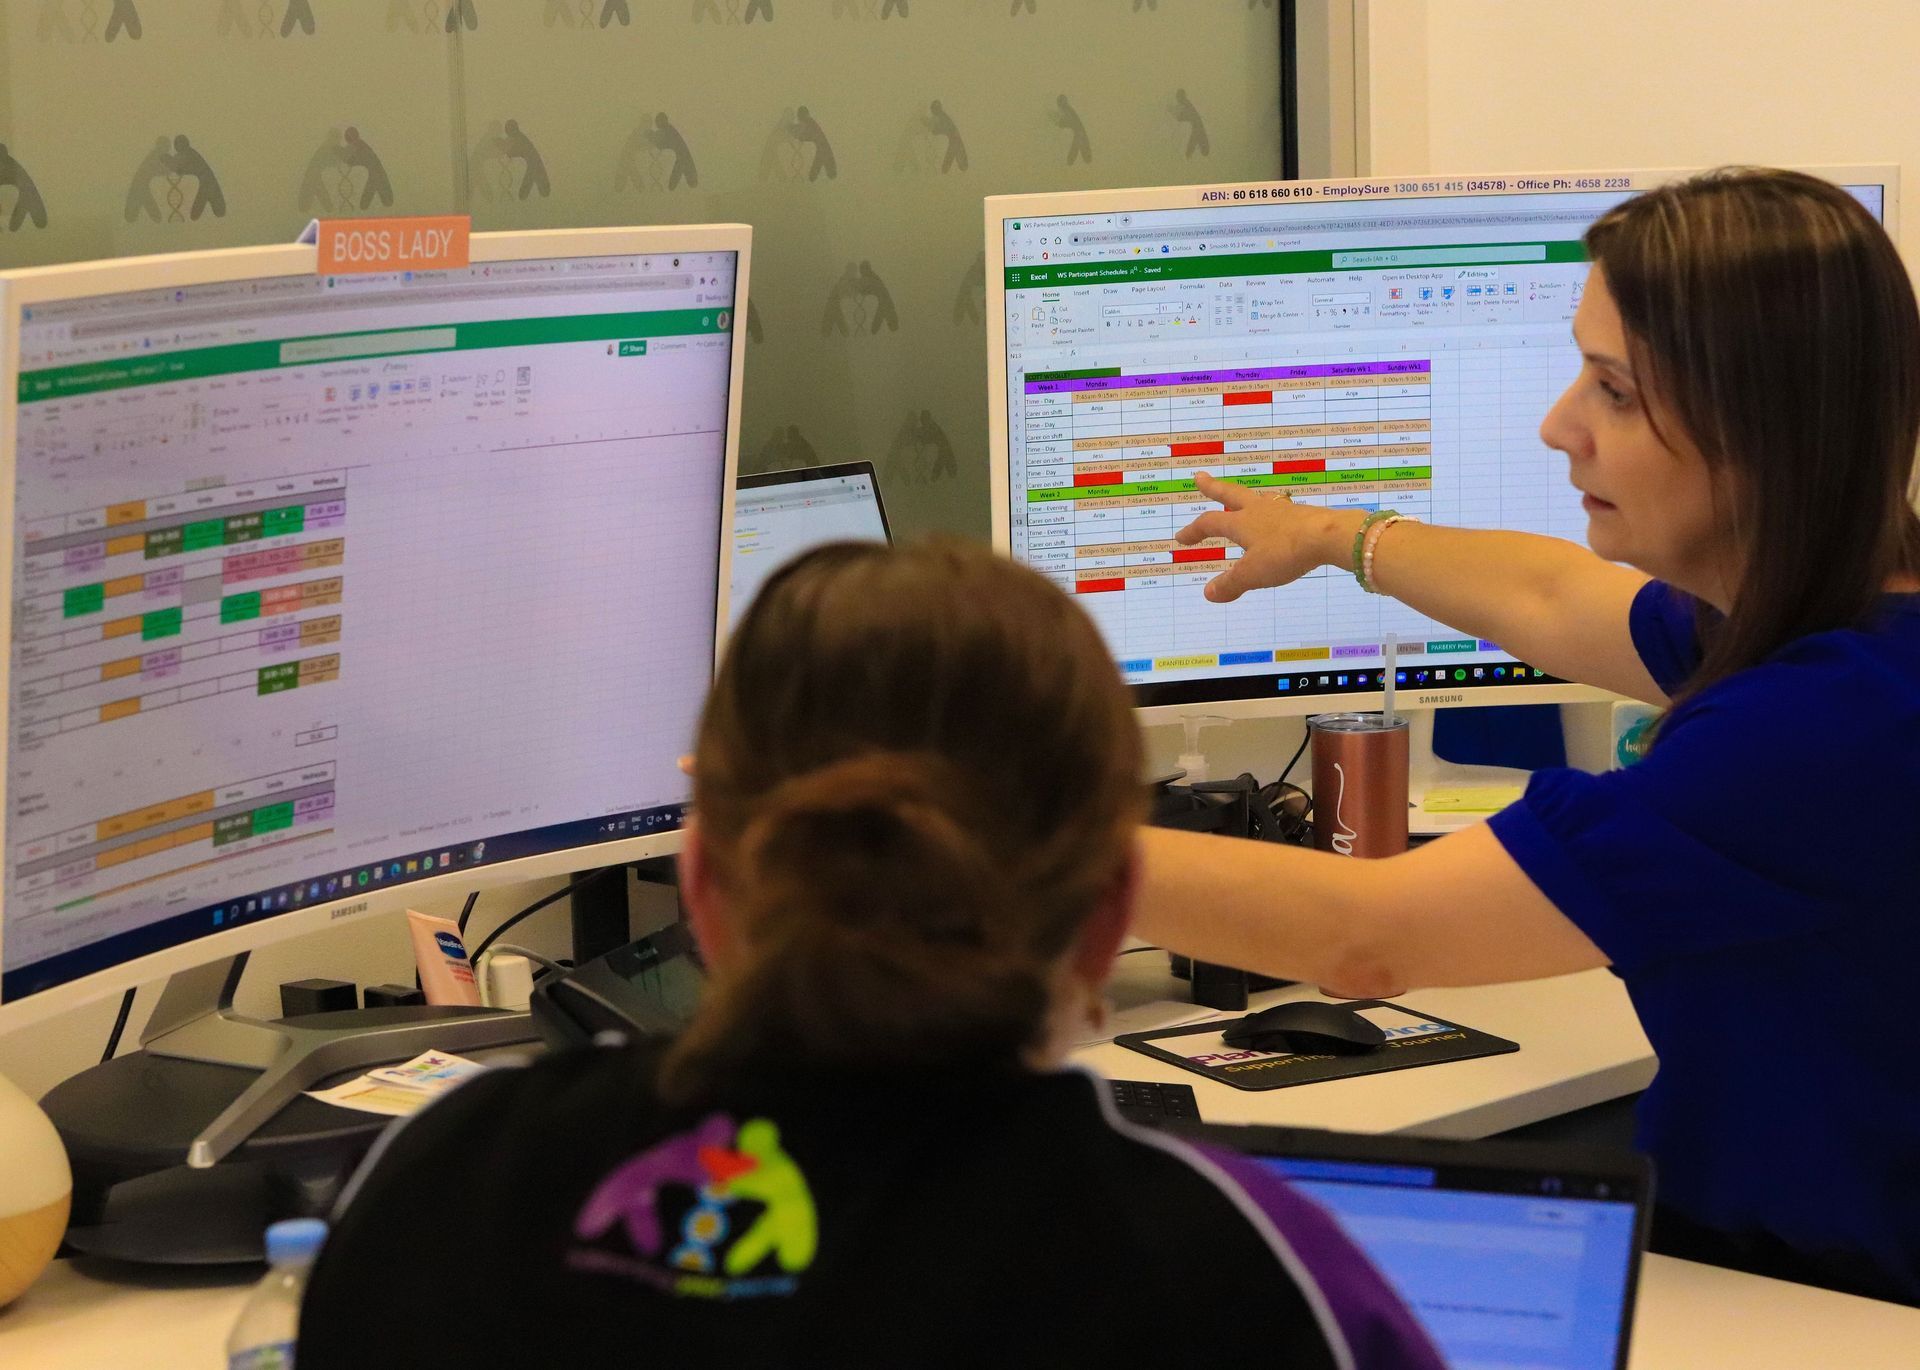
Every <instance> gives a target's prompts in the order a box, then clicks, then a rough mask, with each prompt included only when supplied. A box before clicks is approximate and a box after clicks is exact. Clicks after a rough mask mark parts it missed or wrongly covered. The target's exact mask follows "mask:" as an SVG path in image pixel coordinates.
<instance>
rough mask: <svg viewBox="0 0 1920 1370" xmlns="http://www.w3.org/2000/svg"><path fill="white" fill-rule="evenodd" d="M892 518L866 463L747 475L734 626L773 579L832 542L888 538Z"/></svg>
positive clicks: (740, 503)
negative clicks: (806, 554)
mask: <svg viewBox="0 0 1920 1370" xmlns="http://www.w3.org/2000/svg"><path fill="white" fill-rule="evenodd" d="M888 540H889V538H888V536H887V518H886V512H885V510H884V509H883V508H882V507H881V504H880V489H879V486H878V485H877V484H875V482H874V475H873V468H872V466H870V465H869V464H867V463H866V462H854V463H849V464H848V465H845V466H820V467H813V468H810V469H808V470H804V471H774V472H769V473H767V474H765V475H757V476H742V477H741V478H740V485H739V489H738V492H737V493H736V495H735V497H734V506H733V579H732V589H731V591H730V599H729V601H728V603H729V604H730V605H731V617H732V623H731V624H730V625H729V626H730V627H732V626H738V624H739V622H740V618H741V616H742V615H743V614H745V613H746V611H747V605H749V604H750V603H752V602H753V597H754V596H755V595H756V594H758V593H759V592H760V587H761V585H762V584H764V583H765V582H766V579H767V577H768V576H771V575H772V574H773V573H774V572H775V571H777V570H779V569H780V568H781V567H782V566H784V565H786V564H787V563H788V562H789V561H792V560H793V559H794V558H795V557H797V556H799V555H800V554H801V553H802V552H806V551H811V550H812V549H813V548H815V547H818V546H821V545H822V544H823V543H828V542H886V541H888Z"/></svg>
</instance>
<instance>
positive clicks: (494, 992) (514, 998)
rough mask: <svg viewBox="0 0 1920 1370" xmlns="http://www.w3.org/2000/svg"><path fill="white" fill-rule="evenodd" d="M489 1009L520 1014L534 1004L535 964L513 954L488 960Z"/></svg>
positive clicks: (509, 953)
mask: <svg viewBox="0 0 1920 1370" xmlns="http://www.w3.org/2000/svg"><path fill="white" fill-rule="evenodd" d="M486 984H487V1007H488V1008H503V1009H511V1010H513V1011H514V1012H519V1011H521V1010H523V1009H525V1008H526V1007H527V1005H528V1004H530V1003H532V1002H533V962H531V961H529V960H528V959H527V958H526V957H524V956H516V955H514V954H513V953H512V952H504V951H503V952H498V953H496V954H494V955H492V956H489V957H488V958H487V981H486Z"/></svg>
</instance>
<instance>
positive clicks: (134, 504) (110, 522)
mask: <svg viewBox="0 0 1920 1370" xmlns="http://www.w3.org/2000/svg"><path fill="white" fill-rule="evenodd" d="M146 516H147V502H146V501H145V500H143V499H135V500H128V501H127V502H126V503H125V504H109V505H108V506H107V527H109V528H117V527H119V526H120V525H121V524H123V523H138V522H140V520H141V519H143V518H145V517H146Z"/></svg>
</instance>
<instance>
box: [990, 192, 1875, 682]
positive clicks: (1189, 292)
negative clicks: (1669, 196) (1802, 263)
mask: <svg viewBox="0 0 1920 1370" xmlns="http://www.w3.org/2000/svg"><path fill="white" fill-rule="evenodd" d="M1679 174H1682V173H1677V172H1672V171H1660V172H1653V171H1610V172H1583V173H1559V174H1553V175H1541V176H1523V175H1489V176H1472V177H1432V178H1405V179H1395V178H1385V179H1383V180H1379V181H1365V182H1363V181H1321V182H1287V183H1275V184H1268V185H1238V186H1220V187H1205V186H1198V187H1185V188H1179V189H1167V190H1116V191H1095V192H1084V193H1073V194H1059V195H1026V196H1003V197H997V198H993V199H989V200H988V201H987V202H986V220H987V221H986V237H987V275H988V287H989V290H988V305H989V309H988V335H989V344H988V345H989V389H990V392H991V394H990V412H991V426H990V433H991V440H992V444H993V462H992V481H993V535H994V539H995V541H996V543H997V544H998V545H1000V546H1001V547H1003V548H1006V549H1007V550H1008V551H1009V552H1010V553H1011V554H1012V555H1013V556H1014V557H1015V558H1016V559H1017V560H1020V561H1023V562H1026V563H1027V564H1028V565H1031V566H1034V567H1036V568H1037V569H1039V570H1041V571H1042V572H1044V573H1045V574H1047V575H1049V576H1051V577H1052V578H1053V579H1054V580H1055V581H1056V582H1057V583H1059V584H1060V585H1061V586H1062V587H1063V588H1065V589H1067V590H1069V591H1070V592H1072V593H1074V594H1076V595H1077V596H1078V597H1079V600H1080V603H1081V604H1082V605H1083V606H1084V607H1085V608H1086V609H1087V611H1088V612H1089V613H1090V614H1091V615H1092V617H1093V618H1094V620H1095V621H1096V622H1097V623H1098V624H1099V626H1100V629H1101V631H1102V632H1103V633H1104V634H1105V636H1106V639H1107V642H1108V644H1109V646H1110V647H1111V649H1112V651H1113V654H1114V657H1115V659H1116V660H1117V661H1118V662H1119V664H1120V667H1121V669H1122V671H1123V673H1124V674H1125V676H1126V679H1127V680H1128V682H1129V683H1130V684H1131V685H1132V686H1133V687H1134V694H1135V699H1136V702H1137V703H1138V704H1140V705H1141V706H1142V707H1143V708H1147V709H1155V708H1165V707H1168V706H1173V707H1179V706H1188V707H1191V706H1204V709H1205V711H1206V712H1218V713H1228V714H1234V713H1317V712H1322V711H1326V710H1331V709H1338V708H1343V707H1344V708H1352V707H1365V706H1367V705H1368V704H1372V703H1375V702H1377V700H1378V692H1379V690H1380V688H1381V685H1382V683H1383V682H1382V678H1381V672H1382V669H1383V665H1384V652H1383V648H1384V645H1385V641H1386V638H1387V636H1388V635H1389V634H1392V635H1394V636H1395V637H1396V638H1397V639H1398V642H1399V653H1400V654H1399V660H1400V672H1399V682H1400V684H1401V686H1402V687H1403V688H1404V689H1405V690H1406V692H1407V693H1406V695H1405V696H1403V697H1404V699H1405V700H1406V702H1408V703H1410V704H1415V705H1431V704H1463V703H1464V704H1473V703H1488V704H1493V703H1522V702H1548V701H1553V700H1570V699H1579V698H1599V697H1601V696H1599V694H1598V692H1596V691H1591V690H1588V689H1586V688H1585V687H1581V686H1574V685H1569V684H1566V683H1564V682H1558V681H1554V680H1552V679H1551V678H1550V677H1547V676H1545V675H1544V674H1543V673H1542V672H1541V671H1539V670H1538V669H1536V668H1535V667H1534V666H1533V665H1532V663H1530V662H1524V661H1519V660H1516V659H1515V658H1514V657H1512V656H1510V655H1508V654H1507V653H1506V652H1504V651H1502V650H1501V646H1500V644H1497V643H1493V642H1487V641H1483V640H1481V639H1479V638H1477V637H1474V636H1471V635H1469V634H1465V633H1460V632H1457V631H1455V630H1453V629H1452V628H1450V627H1448V626H1447V625H1445V624H1442V623H1439V622H1437V621H1435V620H1433V619H1430V618H1428V617H1427V616H1425V615H1424V614H1420V613H1417V612H1416V611H1414V610H1412V609H1410V608H1408V607H1407V606H1406V605H1404V604H1401V603H1399V602H1398V601H1395V600H1392V599H1387V598H1383V597H1380V596H1376V595H1372V594H1369V593H1367V592H1366V591H1365V590H1363V589H1362V588H1361V587H1360V586H1359V584H1358V583H1357V582H1356V580H1355V578H1354V576H1353V575H1352V573H1351V572H1350V571H1349V570H1348V569H1346V568H1344V567H1331V568H1322V569H1321V570H1319V571H1316V572H1314V573H1312V574H1310V575H1308V576H1306V577H1305V578H1303V579H1301V580H1300V581H1298V582H1296V583H1294V584H1292V585H1288V586H1285V587H1281V588H1279V589H1271V590H1262V591H1257V592H1255V593H1252V594H1249V595H1246V596H1245V597H1244V598H1242V599H1241V600H1239V601H1238V602H1236V603H1234V604H1231V605H1221V604H1214V603H1212V602H1210V601H1208V600H1207V599H1206V598H1205V596H1204V594H1203V588H1204V586H1205V585H1206V582H1207V581H1209V580H1211V579H1212V578H1213V577H1214V576H1215V575H1217V574H1218V573H1219V572H1220V571H1221V570H1222V569H1224V567H1225V565H1226V562H1227V560H1228V559H1229V558H1231V557H1233V556H1236V555H1237V554H1238V551H1237V549H1236V548H1233V547H1230V546H1225V545H1220V544H1218V543H1215V544H1213V545H1202V546H1197V547H1182V546H1180V545H1178V544H1176V543H1175V542H1174V540H1173V538H1174V534H1175V533H1176V532H1177V531H1178V530H1179V529H1180V528H1182V527H1184V526H1185V525H1186V524H1187V523H1188V522H1190V521H1191V520H1192V519H1193V518H1194V517H1195V516H1197V515H1199V514H1201V513H1203V512H1205V511H1206V510H1208V509H1211V508H1215V507H1217V506H1215V505H1213V504H1212V503H1211V502H1210V501H1208V500H1206V499H1204V498H1202V497H1201V496H1200V495H1198V494H1197V493H1196V491H1195V489H1194V482H1193V475H1194V473H1195V472H1196V471H1206V472H1209V473H1210V474H1212V475H1215V476H1222V477H1226V478H1228V479H1232V480H1236V481H1239V482H1240V483H1242V484H1244V485H1247V486H1250V487H1254V488H1257V489H1263V490H1280V491H1286V492H1287V493H1289V494H1291V495H1292V496H1293V497H1294V498H1295V499H1296V500H1298V501H1299V502H1301V503H1316V504H1322V505H1326V506H1329V507H1339V508H1349V509H1381V508H1391V509H1397V510H1399V511H1401V512H1403V513H1405V514H1408V515H1411V516H1414V517H1417V518H1420V519H1423V520H1430V521H1433V522H1438V523H1446V524H1453V525H1458V526H1466V527H1479V528H1505V529H1514V530H1518V531H1523V532H1532V533H1545V534H1550V535H1552V536H1555V537H1563V538H1570V539H1574V540H1576V541H1584V537H1585V530H1586V517H1585V515H1584V514H1583V512H1582V510H1581V507H1580V495H1579V492H1578V491H1576V490H1575V489H1573V487H1572V486H1571V485H1570V484H1569V483H1568V480H1567V469H1566V459H1565V458H1564V457H1562V456H1561V455H1560V454H1558V453H1555V452H1552V451H1550V450H1549V449H1548V448H1547V447H1546V446H1545V445H1544V444H1543V443H1542V442H1541V440H1540V436H1539V428H1540V422H1541V420H1542V419H1543V418H1544V417H1545V415H1546V412H1547V410H1548V408H1549V407H1550V406H1551V405H1552V403H1553V401H1554V400H1555V398H1556V397H1557V396H1558V395H1559V394H1560V393H1561V391H1562V390H1564V389H1565V387H1566V386H1567V384H1568V382H1569V381H1570V380H1571V379H1572V378H1573V377H1574V375H1575V374H1576V373H1577V372H1578V371H1579V368H1580V356H1579V352H1578V349H1576V348H1575V346H1574V344H1573V339H1572V337H1571V333H1570V325H1571V322H1572V318H1573V312H1574V308H1575V306H1576V305H1578V303H1579V301H1580V297H1581V292H1582V289H1583V287H1584V284H1585V281H1586V275H1587V259H1586V253H1585V249H1584V246H1583V244H1582V241H1581V239H1582V235H1583V234H1584V233H1585V231H1586V229H1587V227H1588V226H1589V225H1590V224H1591V223H1592V222H1593V221H1594V220H1595V219H1596V218H1598V217H1599V216H1600V215H1601V214H1603V213H1605V212H1606V211H1607V210H1608V209H1610V208H1612V207H1613V206H1615V205H1617V204H1619V203H1621V202H1622V201H1623V200H1625V199H1627V198H1629V197H1630V196H1632V195H1634V194H1636V193H1638V192H1639V191H1642V190H1645V189H1649V188H1651V187H1653V186H1655V185H1658V184H1660V183H1662V182H1665V181H1668V180H1671V179H1672V178H1673V177H1675V176H1676V175H1679ZM1820 174H1823V175H1826V176H1828V177H1829V178H1830V179H1832V180H1834V181H1836V182H1839V183H1840V184H1843V185H1845V186H1846V187H1847V188H1848V189H1850V190H1851V191H1852V192H1853V193H1854V194H1855V195H1856V196H1857V197H1858V198H1859V199H1860V200H1861V201H1862V202H1863V203H1864V204H1865V205H1866V206H1867V208H1868V209H1870V210H1871V211H1872V212H1873V213H1874V214H1875V216H1876V217H1878V218H1879V219H1880V220H1881V221H1882V222H1883V223H1885V224H1887V225H1888V226H1889V227H1890V228H1891V226H1892V220H1893V214H1894V206H1895V201H1896V198H1897V173H1896V171H1895V170H1894V169H1893V168H1891V167H1854V168H1845V169H1829V170H1826V171H1823V172H1821V173H1820ZM1516 687H1517V688H1516Z"/></svg>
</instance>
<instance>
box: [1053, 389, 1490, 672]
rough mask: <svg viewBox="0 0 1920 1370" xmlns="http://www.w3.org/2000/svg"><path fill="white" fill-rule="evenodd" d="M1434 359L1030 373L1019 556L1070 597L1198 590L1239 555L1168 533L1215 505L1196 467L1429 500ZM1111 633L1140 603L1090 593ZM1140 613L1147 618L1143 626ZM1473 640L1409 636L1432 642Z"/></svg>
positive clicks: (1351, 493)
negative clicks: (1121, 608) (1119, 603)
mask: <svg viewBox="0 0 1920 1370" xmlns="http://www.w3.org/2000/svg"><path fill="white" fill-rule="evenodd" d="M1432 369H1433V367H1432V362H1431V360H1430V359H1427V358H1395V359H1387V360H1371V361H1342V362H1317V363H1303V364H1292V365H1274V366H1252V367H1220V368H1210V369H1200V370H1188V371H1152V372H1146V373H1138V374H1129V373H1127V372H1125V371H1124V370H1123V369H1122V368H1118V367H1115V368H1107V369H1099V370H1084V371H1066V372H1051V373H1032V374H1029V375H1028V376H1027V378H1026V380H1025V383H1024V388H1025V395H1024V414H1023V423H1024V438H1025V442H1024V459H1025V485H1026V488H1025V491H1024V503H1025V509H1024V519H1025V532H1026V538H1025V557H1026V560H1027V561H1028V563H1029V564H1030V565H1032V566H1033V567H1034V568H1035V569H1037V570H1039V571H1041V572H1043V573H1045V574H1048V575H1051V576H1052V577H1053V578H1054V579H1055V580H1056V581H1057V582H1059V583H1060V584H1061V585H1063V586H1064V587H1065V588H1067V589H1069V590H1071V591H1072V592H1074V593H1075V594H1080V595H1095V596H1107V595H1116V596H1126V597H1128V598H1129V599H1131V598H1132V597H1136V596H1138V597H1141V598H1142V602H1141V606H1140V607H1141V608H1142V609H1144V608H1145V597H1147V596H1152V597H1154V598H1156V599H1158V598H1164V597H1165V595H1166V592H1170V591H1171V592H1184V593H1185V595H1189V596H1191V595H1197V593H1198V589H1199V587H1201V586H1204V585H1205V584H1206V582H1207V581H1209V580H1211V579H1212V578H1213V577H1214V576H1215V575H1217V574H1219V572H1220V571H1221V570H1222V569H1224V564H1225V563H1226V562H1227V561H1228V560H1230V559H1231V558H1233V557H1237V556H1238V555H1239V549H1238V548H1236V547H1232V546H1230V545H1229V544H1227V542H1226V541H1225V540H1224V539H1219V538H1215V539H1209V540H1207V541H1205V542H1202V543H1199V544H1197V545H1195V546H1192V547H1183V546H1181V545H1180V544H1179V543H1177V542H1175V541H1174V540H1173V535H1174V533H1175V532H1177V531H1178V530H1179V529H1180V528H1182V527H1183V526H1185V525H1186V524H1187V523H1188V522H1190V521H1191V520H1192V519H1193V518H1195V517H1196V516H1198V515H1199V514H1201V513H1204V512H1206V511H1207V510H1209V509H1211V508H1214V507H1215V506H1214V505H1213V504H1212V503H1211V502H1210V501H1208V500H1206V499H1204V498H1202V497H1201V496H1199V495H1198V494H1197V492H1196V490H1195V484H1194V479H1193V477H1194V474H1195V473H1196V472H1199V471H1205V472H1207V473H1208V474H1209V475H1213V476H1217V477H1220V478H1221V479H1223V480H1228V481H1232V482H1234V483H1236V484H1240V485H1245V486H1248V487H1252V488H1255V489H1269V490H1284V491H1286V492H1287V493H1288V494H1289V495H1291V496H1292V497H1293V498H1294V499H1296V500H1298V501H1301V502H1303V503H1318V504H1324V505H1329V506H1339V507H1345V508H1362V509H1373V508H1380V507H1383V506H1385V507H1391V508H1395V509H1398V510H1400V511H1402V512H1403V513H1406V514H1410V515H1414V516H1416V517H1420V516H1427V515H1429V514H1430V513H1431V508H1432V490H1433V465H1432V452H1433V411H1432V399H1431V390H1432ZM1088 608H1089V609H1090V610H1093V611H1094V615H1095V617H1096V619H1098V620H1099V621H1100V622H1101V623H1102V624H1103V626H1106V627H1108V628H1109V629H1110V630H1111V629H1112V628H1113V627H1116V626H1119V624H1121V623H1122V622H1131V621H1132V620H1134V619H1135V618H1146V617H1148V616H1146V615H1142V614H1136V613H1133V612H1124V613H1122V612H1116V611H1113V610H1107V609H1105V607H1104V605H1100V604H1097V603H1089V605H1088ZM1142 626H1145V625H1144V624H1143V625H1142ZM1373 636H1374V638H1375V640H1374V641H1372V642H1343V643H1337V644H1335V643H1326V642H1320V643H1306V644H1302V643H1286V644H1277V643H1276V644H1274V645H1262V646H1257V647H1256V646H1251V645H1249V646H1247V648H1246V649H1245V650H1238V651H1230V652H1201V653H1179V654H1176V655H1172V656H1154V657H1138V658H1129V659H1123V660H1122V662H1121V665H1122V668H1123V669H1124V670H1126V671H1128V672H1130V673H1138V672H1145V671H1166V670H1186V669H1208V668H1216V667H1223V666H1224V667H1246V668H1251V667H1255V666H1259V665H1264V664H1269V663H1275V662H1283V663H1284V662H1312V661H1327V660H1339V659H1342V658H1354V659H1365V658H1374V657H1378V656H1379V654H1380V643H1379V641H1378V633H1377V631H1376V632H1375V633H1374V635H1373ZM1485 647H1486V644H1482V643H1479V642H1477V641H1474V640H1472V639H1458V640H1455V639H1451V638H1449V639H1447V640H1444V641H1436V642H1430V643H1427V642H1421V643H1415V642H1409V643H1408V648H1409V650H1410V651H1415V652H1418V651H1420V650H1421V649H1422V648H1425V650H1426V651H1428V652H1429V653H1433V654H1445V653H1450V652H1473V651H1478V650H1484V649H1485Z"/></svg>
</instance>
